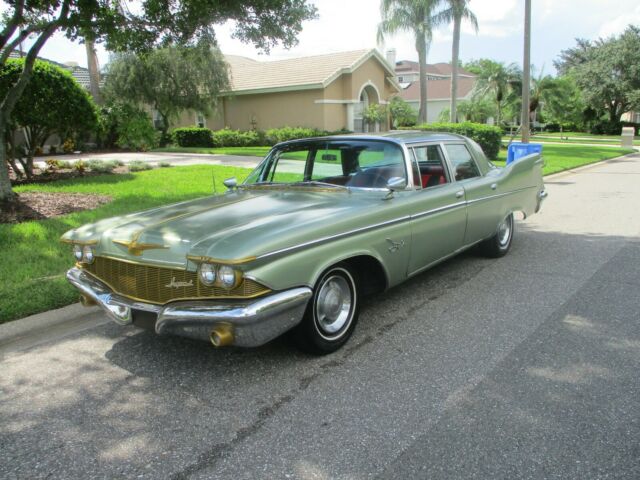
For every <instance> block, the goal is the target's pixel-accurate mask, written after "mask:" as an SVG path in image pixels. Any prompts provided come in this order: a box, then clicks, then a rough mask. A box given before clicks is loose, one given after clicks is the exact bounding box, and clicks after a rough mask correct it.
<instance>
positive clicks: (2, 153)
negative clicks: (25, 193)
mask: <svg viewBox="0 0 640 480" xmlns="http://www.w3.org/2000/svg"><path fill="white" fill-rule="evenodd" d="M6 129H7V121H6V119H5V116H4V115H3V113H2V112H1V111H0V132H5V131H6ZM14 198H15V193H13V190H12V189H11V179H10V178H9V164H8V162H7V144H6V142H4V141H2V142H0V204H2V203H3V202H8V201H11V200H13V199H14Z"/></svg>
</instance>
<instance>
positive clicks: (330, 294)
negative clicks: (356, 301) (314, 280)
mask: <svg viewBox="0 0 640 480" xmlns="http://www.w3.org/2000/svg"><path fill="white" fill-rule="evenodd" d="M351 297H352V295H351V289H350V288H349V284H348V283H347V280H346V279H345V278H343V277H341V276H338V275H333V276H331V277H329V278H328V279H327V280H326V281H325V282H324V283H323V284H322V287H321V288H320V291H319V292H318V299H317V301H316V319H317V321H318V327H320V329H321V330H322V331H323V332H325V333H328V334H333V333H336V332H338V331H339V330H340V329H341V328H342V327H344V326H345V324H346V323H347V321H348V320H349V317H350V315H351V303H352V301H353V299H352V298H351Z"/></svg>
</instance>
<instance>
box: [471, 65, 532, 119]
mask: <svg viewBox="0 0 640 480" xmlns="http://www.w3.org/2000/svg"><path fill="white" fill-rule="evenodd" d="M466 68H467V70H469V71H470V72H472V73H475V74H476V75H477V76H478V78H477V80H476V85H475V87H474V93H473V95H474V96H477V97H480V98H482V97H484V96H489V97H491V98H492V99H493V102H494V103H495V106H496V124H497V125H500V123H501V122H502V109H503V107H504V106H505V103H506V100H507V99H508V98H509V94H511V93H513V92H514V90H515V89H517V88H518V85H519V82H520V71H519V69H518V67H517V66H516V65H515V64H514V63H511V64H509V65H505V64H504V63H502V62H495V61H493V60H489V59H486V58H483V59H480V60H476V61H473V62H470V63H469V64H467V66H466Z"/></svg>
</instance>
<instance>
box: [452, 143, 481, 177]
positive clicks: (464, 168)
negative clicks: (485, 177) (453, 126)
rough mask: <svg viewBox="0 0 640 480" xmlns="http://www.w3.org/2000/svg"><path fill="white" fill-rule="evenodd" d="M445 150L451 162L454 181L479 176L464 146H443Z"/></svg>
mask: <svg viewBox="0 0 640 480" xmlns="http://www.w3.org/2000/svg"><path fill="white" fill-rule="evenodd" d="M445 148H446V149H447V154H448V155H449V159H450V160H451V164H452V166H453V172H454V175H455V179H456V181H460V180H466V179H467V178H474V177H479V176H480V172H479V171H478V167H477V166H476V163H475V162H474V161H473V157H471V154H470V153H469V150H467V147H466V146H464V145H445Z"/></svg>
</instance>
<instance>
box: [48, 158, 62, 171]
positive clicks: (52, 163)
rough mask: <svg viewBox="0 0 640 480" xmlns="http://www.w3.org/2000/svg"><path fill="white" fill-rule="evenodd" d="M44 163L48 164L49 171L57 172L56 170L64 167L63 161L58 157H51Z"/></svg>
mask: <svg viewBox="0 0 640 480" xmlns="http://www.w3.org/2000/svg"><path fill="white" fill-rule="evenodd" d="M44 163H45V164H46V166H47V171H49V172H55V171H56V170H59V169H60V168H62V162H61V161H60V160H58V159H56V158H49V159H47V160H45V161H44Z"/></svg>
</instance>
